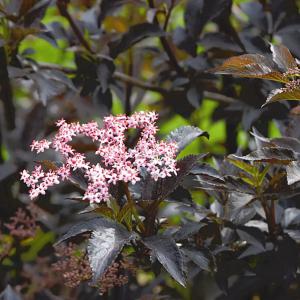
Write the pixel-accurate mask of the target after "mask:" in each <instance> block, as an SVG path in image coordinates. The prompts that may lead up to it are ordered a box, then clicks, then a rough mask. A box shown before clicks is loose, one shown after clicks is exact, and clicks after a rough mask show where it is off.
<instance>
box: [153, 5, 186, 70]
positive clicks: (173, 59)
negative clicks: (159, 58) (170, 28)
mask: <svg viewBox="0 0 300 300" xmlns="http://www.w3.org/2000/svg"><path fill="white" fill-rule="evenodd" d="M148 5H149V7H150V8H152V9H155V6H154V2H153V0H148ZM153 22H154V24H157V25H159V22H158V19H157V17H156V15H155V17H154V20H153ZM160 42H161V44H162V46H163V48H164V50H165V52H166V53H167V55H168V57H169V61H170V64H171V65H172V66H173V68H174V69H175V70H176V72H177V73H178V74H179V75H184V70H183V69H182V67H181V66H180V65H179V64H178V62H177V59H176V57H175V55H174V53H173V51H172V49H171V47H170V45H169V43H168V41H167V39H166V38H165V37H164V36H161V37H160Z"/></svg>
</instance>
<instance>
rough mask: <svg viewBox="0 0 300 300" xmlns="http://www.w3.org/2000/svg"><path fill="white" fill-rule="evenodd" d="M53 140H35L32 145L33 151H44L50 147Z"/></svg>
mask: <svg viewBox="0 0 300 300" xmlns="http://www.w3.org/2000/svg"><path fill="white" fill-rule="evenodd" d="M50 145H51V142H49V141H47V140H46V139H44V140H40V141H35V140H33V142H32V144H31V145H30V148H31V151H34V150H36V152H37V153H40V152H44V151H45V149H49V147H50Z"/></svg>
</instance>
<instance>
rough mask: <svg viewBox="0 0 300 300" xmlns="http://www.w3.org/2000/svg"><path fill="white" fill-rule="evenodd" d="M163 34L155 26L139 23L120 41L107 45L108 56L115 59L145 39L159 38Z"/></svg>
mask: <svg viewBox="0 0 300 300" xmlns="http://www.w3.org/2000/svg"><path fill="white" fill-rule="evenodd" d="M164 34H165V33H164V31H163V30H161V29H160V27H159V26H158V25H156V24H151V23H141V24H137V25H133V26H131V27H130V29H129V31H128V32H126V33H124V34H123V36H122V37H121V38H120V39H118V40H116V41H113V42H110V43H109V49H110V55H111V57H113V58H115V57H117V56H118V55H119V54H120V53H122V52H124V51H126V50H127V49H129V48H130V47H132V46H133V45H134V44H136V43H138V42H140V41H141V40H143V39H145V38H149V37H159V36H163V35H164Z"/></svg>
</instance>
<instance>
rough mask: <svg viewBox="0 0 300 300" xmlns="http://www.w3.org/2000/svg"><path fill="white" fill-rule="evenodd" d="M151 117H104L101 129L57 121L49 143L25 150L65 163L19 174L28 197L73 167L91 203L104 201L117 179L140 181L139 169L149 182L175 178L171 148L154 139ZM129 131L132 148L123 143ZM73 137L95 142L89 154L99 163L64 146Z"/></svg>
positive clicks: (151, 114)
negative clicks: (135, 133)
mask: <svg viewBox="0 0 300 300" xmlns="http://www.w3.org/2000/svg"><path fill="white" fill-rule="evenodd" d="M157 117H158V116H157V114H156V113H154V112H137V113H135V114H133V115H132V116H130V117H127V116H125V115H119V116H109V117H106V118H104V120H103V128H99V127H98V124H97V123H96V122H90V123H86V124H82V125H80V124H79V123H67V122H66V121H65V120H63V119H62V120H59V121H57V123H56V125H57V126H58V127H59V129H58V132H57V133H56V134H55V136H54V137H53V139H52V140H51V141H47V140H45V139H44V140H41V141H33V143H32V146H31V148H32V150H36V151H37V153H39V152H43V151H44V150H45V149H48V148H50V147H51V148H53V149H54V150H55V151H57V152H59V153H60V154H61V155H62V157H63V159H64V160H65V163H64V164H63V165H62V166H61V167H59V168H57V169H56V170H54V171H53V170H51V171H48V172H44V171H43V170H42V167H41V166H36V167H35V169H34V170H33V171H32V173H31V174H30V173H29V172H28V171H26V170H24V171H23V172H22V173H21V180H23V181H24V183H25V184H26V185H27V186H28V187H30V188H31V189H30V192H29V195H30V198H32V199H33V198H35V197H37V196H38V195H40V194H45V192H46V190H47V189H48V188H49V187H50V186H53V185H55V184H58V183H59V181H60V180H65V179H68V178H70V176H71V171H74V170H76V169H81V170H82V171H83V172H84V175H85V177H86V178H87V180H88V187H87V190H86V191H85V194H84V196H83V200H88V201H90V202H91V203H93V202H97V203H99V202H101V201H107V200H108V199H109V197H110V194H109V186H110V185H111V184H113V185H115V184H116V183H117V182H118V181H123V182H131V183H132V184H135V183H136V182H137V181H139V180H141V169H142V168H143V169H146V170H147V171H148V172H149V174H150V175H151V176H152V178H154V180H158V179H159V178H165V177H168V176H172V175H173V174H176V172H177V167H176V160H175V158H176V150H177V145H176V144H174V143H169V142H164V141H161V142H158V141H157V140H156V138H155V134H156V132H157V130H158V129H157V127H156V124H155V122H156V120H157ZM130 128H136V129H139V130H140V131H141V133H140V137H139V139H138V141H137V143H136V146H135V147H134V148H127V147H126V145H125V141H126V135H125V133H126V131H127V130H128V129H130ZM76 136H86V137H89V138H91V139H92V140H93V141H94V142H97V143H98V149H97V151H96V152H95V154H96V155H98V156H99V162H101V164H100V163H96V164H91V163H90V162H88V161H87V160H86V157H85V155H84V154H82V153H79V152H76V150H75V149H73V148H72V146H71V145H70V144H69V143H70V142H71V141H72V140H73V138H74V137H76Z"/></svg>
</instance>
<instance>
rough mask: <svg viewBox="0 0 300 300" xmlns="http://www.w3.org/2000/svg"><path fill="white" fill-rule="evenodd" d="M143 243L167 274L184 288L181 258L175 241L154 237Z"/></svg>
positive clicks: (164, 237)
mask: <svg viewBox="0 0 300 300" xmlns="http://www.w3.org/2000/svg"><path fill="white" fill-rule="evenodd" d="M143 243H144V244H145V245H146V246H147V247H148V248H149V249H150V250H151V252H152V254H151V255H152V256H153V257H154V258H157V259H158V261H159V262H160V263H161V264H162V265H163V266H164V268H165V269H166V270H167V271H168V272H169V274H170V275H171V276H172V277H173V278H174V279H175V280H176V281H177V282H178V283H180V284H181V285H183V286H185V284H186V279H185V274H184V265H183V258H182V255H181V253H180V250H179V248H178V246H177V245H176V243H175V241H174V240H173V239H172V238H170V237H167V236H162V235H156V236H151V237H148V238H145V239H144V240H143Z"/></svg>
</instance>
